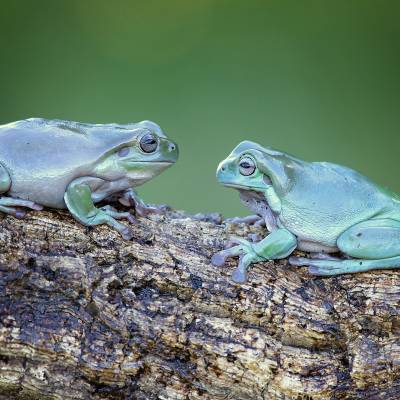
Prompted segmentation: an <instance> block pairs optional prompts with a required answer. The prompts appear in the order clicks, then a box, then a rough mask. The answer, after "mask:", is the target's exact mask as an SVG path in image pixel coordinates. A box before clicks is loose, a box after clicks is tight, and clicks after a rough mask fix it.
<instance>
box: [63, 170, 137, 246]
mask: <svg viewBox="0 0 400 400" xmlns="http://www.w3.org/2000/svg"><path fill="white" fill-rule="evenodd" d="M103 184H104V182H103V180H102V179H98V178H92V177H82V178H78V179H75V180H74V181H72V182H71V183H70V184H69V185H68V187H67V190H66V192H65V195H64V201H65V204H66V206H67V208H68V210H69V211H70V213H71V214H72V215H73V216H74V217H75V218H76V219H77V220H78V221H79V222H81V223H82V224H83V225H87V226H93V225H99V224H107V225H109V226H112V227H113V228H115V229H116V230H117V231H118V232H119V233H120V234H121V235H122V237H123V238H124V239H126V240H129V239H131V238H132V231H131V229H130V228H128V227H127V226H125V225H123V224H121V223H120V222H118V221H117V219H122V218H126V219H128V220H129V221H130V222H134V219H133V217H132V216H131V214H130V213H128V212H124V213H121V212H118V211H117V210H115V209H114V208H112V207H110V206H105V207H102V208H97V207H96V206H95V205H94V203H93V197H95V196H94V193H95V192H96V191H101V187H102V185H103Z"/></svg>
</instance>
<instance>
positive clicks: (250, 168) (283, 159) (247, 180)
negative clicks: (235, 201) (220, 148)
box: [217, 141, 299, 195]
mask: <svg viewBox="0 0 400 400" xmlns="http://www.w3.org/2000/svg"><path fill="white" fill-rule="evenodd" d="M298 161H299V160H297V159H296V158H294V157H292V156H290V155H289V154H286V153H282V152H280V151H277V150H274V149H271V148H269V147H262V146H260V145H259V144H257V143H254V142H250V141H244V142H241V143H240V144H239V145H238V146H236V147H235V148H234V149H233V151H232V153H231V154H229V156H228V157H227V158H226V159H225V160H223V161H222V162H221V163H220V164H219V166H218V169H217V179H218V181H219V182H220V183H222V184H223V185H225V186H229V187H233V188H235V189H240V190H254V191H258V192H265V190H267V189H268V188H269V187H270V186H272V187H273V188H274V189H275V191H276V193H278V194H281V195H283V194H284V193H286V192H287V190H288V189H289V187H290V183H291V177H292V175H293V169H294V168H295V165H296V164H297V162H298Z"/></svg>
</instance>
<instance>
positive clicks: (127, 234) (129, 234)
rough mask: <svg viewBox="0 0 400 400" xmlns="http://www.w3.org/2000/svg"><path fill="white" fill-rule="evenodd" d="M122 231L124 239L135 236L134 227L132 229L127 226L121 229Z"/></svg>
mask: <svg viewBox="0 0 400 400" xmlns="http://www.w3.org/2000/svg"><path fill="white" fill-rule="evenodd" d="M120 233H121V236H122V238H123V239H124V240H131V239H132V237H133V232H132V229H130V228H128V227H125V228H124V229H122V230H121V231H120Z"/></svg>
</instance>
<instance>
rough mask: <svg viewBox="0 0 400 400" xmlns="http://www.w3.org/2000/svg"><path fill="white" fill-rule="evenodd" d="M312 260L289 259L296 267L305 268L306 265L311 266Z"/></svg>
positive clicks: (301, 258)
mask: <svg viewBox="0 0 400 400" xmlns="http://www.w3.org/2000/svg"><path fill="white" fill-rule="evenodd" d="M310 261H311V260H310V259H309V258H306V257H289V264H290V265H293V266H295V267H303V266H305V265H310V264H309V262H310Z"/></svg>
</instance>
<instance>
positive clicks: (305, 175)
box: [282, 162, 400, 245]
mask: <svg viewBox="0 0 400 400" xmlns="http://www.w3.org/2000/svg"><path fill="white" fill-rule="evenodd" d="M294 182H295V183H294V185H293V186H292V187H291V189H290V191H289V192H288V193H287V194H286V196H285V197H284V200H283V207H282V219H283V220H284V221H285V224H286V226H288V225H289V226H290V227H291V228H292V231H293V232H294V233H295V232H296V233H297V234H298V236H301V237H303V238H304V239H307V240H310V241H320V242H324V243H325V244H327V245H333V244H334V243H335V242H336V239H337V237H338V235H339V234H340V233H341V232H343V231H344V230H345V229H347V228H349V227H350V226H352V225H354V224H356V223H358V222H361V221H364V220H367V219H370V218H379V217H381V218H394V219H400V200H399V197H398V196H397V195H395V194H394V193H392V192H390V191H388V190H386V189H384V188H382V187H380V186H379V185H376V184H375V183H373V182H372V181H371V180H369V179H368V178H367V177H365V176H363V175H362V174H360V173H359V172H357V171H355V170H353V169H351V168H348V167H344V166H341V165H337V164H333V163H326V162H315V163H307V165H305V166H304V168H302V169H300V170H299V171H298V172H297V173H296V177H295V179H294Z"/></svg>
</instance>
